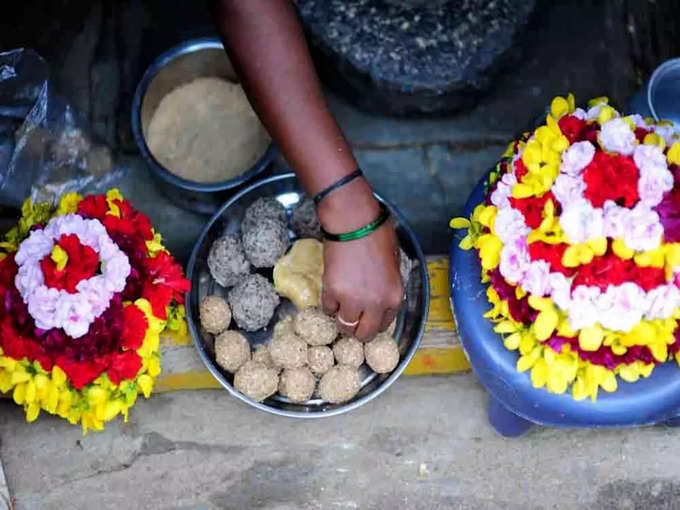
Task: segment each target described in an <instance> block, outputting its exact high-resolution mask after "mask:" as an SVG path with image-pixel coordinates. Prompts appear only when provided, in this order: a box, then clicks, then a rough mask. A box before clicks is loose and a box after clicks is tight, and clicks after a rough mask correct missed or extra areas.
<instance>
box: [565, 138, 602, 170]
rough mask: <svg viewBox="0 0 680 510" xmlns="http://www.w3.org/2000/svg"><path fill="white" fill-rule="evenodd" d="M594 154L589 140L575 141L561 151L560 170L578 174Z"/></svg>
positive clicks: (593, 148)
mask: <svg viewBox="0 0 680 510" xmlns="http://www.w3.org/2000/svg"><path fill="white" fill-rule="evenodd" d="M593 156H595V147H594V146H593V144H592V143H590V142H576V143H575V144H573V145H572V146H571V147H569V148H568V149H567V150H566V151H564V152H563V153H562V165H561V166H560V172H562V173H564V174H567V175H571V176H573V177H575V176H578V175H579V174H580V173H581V172H582V171H583V169H584V168H585V167H587V166H588V165H589V164H590V162H591V161H592V160H593Z"/></svg>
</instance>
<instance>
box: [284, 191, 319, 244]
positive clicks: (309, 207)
mask: <svg viewBox="0 0 680 510" xmlns="http://www.w3.org/2000/svg"><path fill="white" fill-rule="evenodd" d="M290 227H291V228H292V229H293V232H295V234H296V235H297V236H298V237H301V238H310V237H311V238H313V239H321V223H320V222H319V216H318V215H317V213H316V205H314V201H313V200H312V199H311V198H305V199H304V200H303V201H302V202H300V203H299V204H298V205H297V206H296V207H295V209H294V210H293V214H292V215H291V217H290Z"/></svg>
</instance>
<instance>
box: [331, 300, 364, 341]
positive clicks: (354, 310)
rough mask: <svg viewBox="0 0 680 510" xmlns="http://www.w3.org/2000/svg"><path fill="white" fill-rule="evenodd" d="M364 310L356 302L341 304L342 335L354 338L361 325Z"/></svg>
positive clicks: (340, 328) (339, 327)
mask: <svg viewBox="0 0 680 510" xmlns="http://www.w3.org/2000/svg"><path fill="white" fill-rule="evenodd" d="M361 316H362V309H361V307H360V305H359V304H358V303H357V302H356V300H354V301H343V302H342V303H340V309H339V310H338V314H337V316H336V317H337V319H338V329H339V330H340V332H341V333H343V334H345V335H348V336H354V334H355V332H356V329H357V327H358V326H359V323H360V322H361Z"/></svg>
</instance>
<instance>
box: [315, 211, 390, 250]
mask: <svg viewBox="0 0 680 510" xmlns="http://www.w3.org/2000/svg"><path fill="white" fill-rule="evenodd" d="M389 217H390V211H389V210H388V209H387V206H386V205H385V204H383V203H382V202H380V213H379V214H378V217H377V218H376V219H375V220H373V221H372V222H371V223H369V224H368V225H366V226H365V227H362V228H360V229H357V230H352V231H351V232H345V233H344V234H331V233H330V232H327V231H326V230H325V229H324V228H323V227H321V233H322V234H323V237H324V239H326V240H327V241H333V242H336V243H345V242H348V241H356V240H357V239H361V238H363V237H366V236H369V235H371V234H372V233H373V232H375V231H376V230H378V229H379V228H380V227H381V226H382V225H383V224H384V223H385V222H386V221H387V220H388V219H389Z"/></svg>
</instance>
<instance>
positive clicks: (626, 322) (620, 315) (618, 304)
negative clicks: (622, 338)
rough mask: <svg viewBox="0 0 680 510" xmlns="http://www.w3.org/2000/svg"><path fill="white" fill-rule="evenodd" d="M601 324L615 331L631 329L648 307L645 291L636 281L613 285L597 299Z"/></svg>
mask: <svg viewBox="0 0 680 510" xmlns="http://www.w3.org/2000/svg"><path fill="white" fill-rule="evenodd" d="M596 306H597V308H598V311H599V313H600V318H599V322H600V324H601V325H602V326H603V327H605V328H608V329H611V330H614V331H630V330H631V329H633V326H635V325H636V324H637V323H638V322H640V320H641V319H642V315H643V314H644V311H645V310H646V309H647V298H646V295H645V292H644V291H643V290H642V289H641V288H640V287H639V286H637V285H636V284H635V283H632V282H626V283H623V284H621V285H611V286H609V287H608V288H607V291H606V292H605V293H604V294H601V295H600V297H599V298H598V299H597V304H596Z"/></svg>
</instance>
